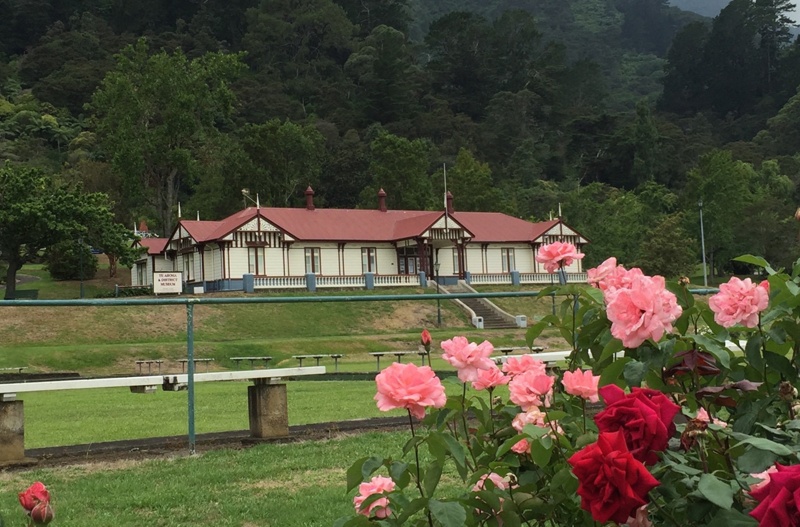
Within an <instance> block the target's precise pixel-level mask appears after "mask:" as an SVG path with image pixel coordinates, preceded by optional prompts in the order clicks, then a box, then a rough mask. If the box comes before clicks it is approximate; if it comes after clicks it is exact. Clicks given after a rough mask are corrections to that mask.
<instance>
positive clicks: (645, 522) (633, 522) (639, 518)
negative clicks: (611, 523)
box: [625, 505, 653, 527]
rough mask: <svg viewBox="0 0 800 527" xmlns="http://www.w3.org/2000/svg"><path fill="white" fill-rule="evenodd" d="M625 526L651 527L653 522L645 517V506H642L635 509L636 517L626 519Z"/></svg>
mask: <svg viewBox="0 0 800 527" xmlns="http://www.w3.org/2000/svg"><path fill="white" fill-rule="evenodd" d="M625 525H627V526H628V527H653V522H651V521H650V518H649V517H648V516H647V505H642V506H641V507H639V508H638V509H636V515H635V516H632V517H630V518H628V521H627V522H625Z"/></svg>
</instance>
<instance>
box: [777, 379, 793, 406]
mask: <svg viewBox="0 0 800 527" xmlns="http://www.w3.org/2000/svg"><path fill="white" fill-rule="evenodd" d="M778 395H779V396H780V398H781V399H783V400H784V401H786V402H792V401H793V400H794V399H795V398H796V397H797V388H795V387H794V386H792V383H790V382H787V381H783V382H782V383H780V384H779V385H778Z"/></svg>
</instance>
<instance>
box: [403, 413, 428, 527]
mask: <svg viewBox="0 0 800 527" xmlns="http://www.w3.org/2000/svg"><path fill="white" fill-rule="evenodd" d="M408 424H409V425H411V437H416V435H415V434H414V418H413V417H412V416H411V410H409V411H408ZM414 459H415V460H416V462H417V465H416V467H417V489H419V495H420V496H421V497H422V498H425V491H423V490H422V476H421V475H420V473H419V445H418V444H417V443H416V442H415V443H414ZM427 513H428V525H429V526H430V527H433V517H432V516H431V511H430V509H427Z"/></svg>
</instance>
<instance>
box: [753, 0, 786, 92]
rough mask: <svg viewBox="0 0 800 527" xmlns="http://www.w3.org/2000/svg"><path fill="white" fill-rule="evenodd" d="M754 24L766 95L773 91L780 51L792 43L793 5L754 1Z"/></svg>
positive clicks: (771, 0) (781, 1)
mask: <svg viewBox="0 0 800 527" xmlns="http://www.w3.org/2000/svg"><path fill="white" fill-rule="evenodd" d="M754 4H755V13H754V16H755V18H756V24H757V26H758V34H759V37H760V41H759V45H758V48H759V51H760V55H761V82H762V84H763V85H764V86H765V91H766V92H767V93H772V92H773V91H774V90H775V81H776V78H775V77H776V74H777V70H778V67H779V65H780V60H779V59H780V54H781V51H782V50H783V49H784V48H786V47H787V46H788V45H789V43H790V42H791V41H792V32H791V28H792V26H793V25H794V21H793V20H792V18H791V17H790V16H789V15H790V14H791V13H793V12H794V8H795V4H794V3H793V2H792V1H791V0H755V2H754Z"/></svg>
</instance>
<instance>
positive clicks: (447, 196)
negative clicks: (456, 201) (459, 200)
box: [445, 190, 455, 214]
mask: <svg viewBox="0 0 800 527" xmlns="http://www.w3.org/2000/svg"><path fill="white" fill-rule="evenodd" d="M445 201H446V202H447V213H448V214H453V213H454V212H455V209H454V208H453V195H452V194H450V191H449V190H448V191H447V194H445Z"/></svg>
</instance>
